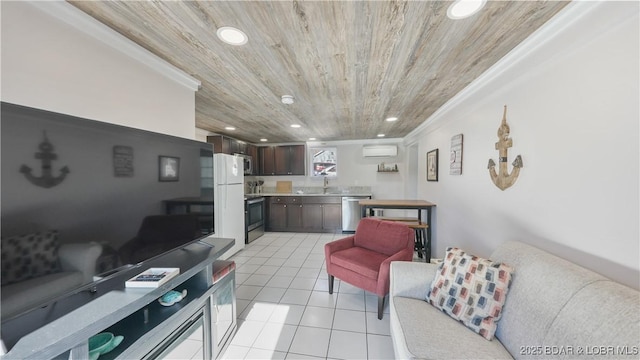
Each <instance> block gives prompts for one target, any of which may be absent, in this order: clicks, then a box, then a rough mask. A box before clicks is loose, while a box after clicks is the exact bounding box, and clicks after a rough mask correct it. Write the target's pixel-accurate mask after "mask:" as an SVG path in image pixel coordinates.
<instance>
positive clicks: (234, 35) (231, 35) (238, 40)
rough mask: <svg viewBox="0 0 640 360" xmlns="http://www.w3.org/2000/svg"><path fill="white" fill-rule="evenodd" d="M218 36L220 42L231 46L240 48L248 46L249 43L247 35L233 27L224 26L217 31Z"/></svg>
mask: <svg viewBox="0 0 640 360" xmlns="http://www.w3.org/2000/svg"><path fill="white" fill-rule="evenodd" d="M216 34H217V35H218V37H219V38H220V40H222V41H224V42H226V43H227V44H229V45H235V46H240V45H244V44H246V43H247V41H248V38H247V35H246V34H245V33H244V32H242V30H238V29H236V28H234V27H231V26H223V27H221V28H219V29H218V31H216Z"/></svg>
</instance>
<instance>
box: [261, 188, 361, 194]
mask: <svg viewBox="0 0 640 360" xmlns="http://www.w3.org/2000/svg"><path fill="white" fill-rule="evenodd" d="M300 191H302V193H303V194H322V193H327V194H371V186H329V187H328V188H327V191H326V192H325V191H324V189H323V187H322V186H294V187H293V189H292V194H297V193H299V192H300ZM262 193H263V194H275V193H276V187H275V186H263V187H262Z"/></svg>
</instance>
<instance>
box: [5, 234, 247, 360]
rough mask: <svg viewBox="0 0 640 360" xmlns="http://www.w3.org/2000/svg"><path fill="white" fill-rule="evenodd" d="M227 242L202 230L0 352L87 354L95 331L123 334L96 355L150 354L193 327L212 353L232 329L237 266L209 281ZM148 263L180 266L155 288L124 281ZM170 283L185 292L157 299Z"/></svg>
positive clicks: (12, 355)
mask: <svg viewBox="0 0 640 360" xmlns="http://www.w3.org/2000/svg"><path fill="white" fill-rule="evenodd" d="M233 244H234V240H233V239H222V238H206V239H203V240H201V241H198V242H195V243H192V244H189V245H187V246H184V247H183V248H179V249H176V250H173V251H171V252H168V253H167V254H164V255H161V256H159V257H156V258H154V259H151V260H150V261H147V262H144V263H141V264H139V265H136V266H133V267H131V268H128V269H125V270H124V271H123V273H122V274H118V276H116V277H114V278H111V279H107V280H106V281H109V282H111V284H110V286H113V287H114V290H112V291H109V292H108V293H106V294H104V295H102V296H100V297H98V298H96V299H95V300H93V301H91V302H89V303H88V304H86V305H83V306H81V307H79V308H78V309H76V310H74V311H72V312H70V313H68V314H66V315H64V316H62V317H60V318H58V319H56V320H54V321H52V322H50V323H49V324H47V325H45V326H43V327H41V328H39V329H37V330H35V331H34V332H32V333H30V334H27V335H25V336H24V337H22V338H21V339H20V340H18V342H17V343H16V344H15V346H13V347H12V348H11V349H10V351H9V352H8V353H7V354H6V355H4V356H2V359H3V360H4V359H34V360H35V359H37V360H41V359H72V360H77V359H89V347H88V339H89V338H90V337H91V336H93V335H95V334H98V333H101V332H112V333H113V334H114V335H122V336H124V340H123V341H122V343H121V344H120V345H119V346H118V347H116V348H115V349H114V350H113V351H111V352H109V353H107V354H104V355H100V360H111V359H152V358H156V357H159V356H162V355H163V354H167V353H168V351H170V349H171V348H172V347H174V345H176V343H178V342H180V341H181V340H183V339H184V338H185V337H186V336H188V334H191V333H193V332H196V331H199V333H200V334H201V336H202V340H203V344H204V351H203V358H204V359H213V358H216V357H217V356H218V355H219V354H220V353H221V352H222V350H223V349H224V347H225V346H226V344H227V343H228V342H229V339H230V338H231V336H232V335H233V333H234V332H235V329H236V308H235V303H236V298H235V271H234V270H233V269H231V270H230V271H229V273H228V274H227V275H226V276H224V277H222V278H220V279H217V282H214V279H213V275H214V263H215V262H216V260H217V259H218V257H219V256H220V255H222V254H224V253H225V252H226V251H227V250H228V249H230V248H231V247H232V246H233ZM150 267H179V268H180V274H179V275H178V276H176V277H174V278H173V279H171V280H169V281H168V282H167V283H165V284H163V285H161V286H160V287H158V288H126V287H125V286H124V281H126V279H129V278H131V277H133V276H134V275H136V274H138V273H141V272H142V271H144V270H146V269H147V268H150ZM115 282H117V284H114V283H115ZM173 289H175V290H179V291H182V290H183V289H186V290H187V296H186V297H185V298H184V299H183V300H182V301H181V302H179V303H177V304H174V305H173V306H168V307H165V306H162V305H160V304H159V303H158V301H157V299H158V298H159V297H160V296H162V295H163V294H165V293H166V292H167V291H170V290H173ZM213 307H216V308H217V309H218V311H212V308H213ZM221 308H222V309H225V311H222V312H221V311H219V310H220V309H221ZM221 323H224V324H225V326H224V327H222V326H220V324H221ZM200 327H201V329H202V330H199V329H200ZM220 332H224V334H219V333H220ZM213 339H216V341H213Z"/></svg>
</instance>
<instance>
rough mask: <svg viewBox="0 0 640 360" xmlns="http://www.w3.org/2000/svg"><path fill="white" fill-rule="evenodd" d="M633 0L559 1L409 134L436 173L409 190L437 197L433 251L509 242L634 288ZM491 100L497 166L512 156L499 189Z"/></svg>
mask: <svg viewBox="0 0 640 360" xmlns="http://www.w3.org/2000/svg"><path fill="white" fill-rule="evenodd" d="M638 9H639V4H638V3H637V2H602V3H573V4H571V5H569V6H568V8H567V9H566V10H564V11H563V13H561V14H560V15H559V16H558V17H556V18H554V19H552V20H551V22H550V23H549V24H547V25H548V26H547V27H546V28H545V29H542V30H541V31H540V32H539V34H534V36H533V37H532V38H530V39H528V40H527V41H526V42H525V43H523V44H522V45H521V46H520V47H519V48H518V49H516V51H514V52H512V54H510V55H508V56H507V57H506V58H505V59H503V61H502V63H501V64H500V65H499V66H497V67H495V68H494V69H492V70H491V71H490V72H489V73H488V74H487V75H486V76H484V78H483V79H482V80H480V81H477V82H476V83H474V84H472V85H471V86H470V87H469V88H467V89H466V90H465V91H463V93H461V94H459V96H458V97H457V98H456V99H454V100H452V101H451V103H450V104H448V105H445V107H444V108H443V109H441V111H440V112H439V113H438V114H437V115H436V116H434V117H432V118H431V119H429V120H428V122H427V124H428V123H431V124H432V125H427V126H426V127H425V128H424V129H422V130H421V131H420V132H419V133H417V135H415V138H414V139H413V140H417V142H418V144H419V156H420V161H419V166H420V169H419V173H420V174H424V172H425V167H426V165H425V163H426V160H425V159H426V152H427V151H429V150H431V149H434V148H439V149H440V162H439V164H440V166H441V170H440V178H439V181H438V182H426V181H423V179H420V180H419V181H418V184H419V186H418V193H419V197H420V198H423V199H427V200H430V201H433V202H435V203H436V204H437V209H436V211H435V214H436V216H435V224H434V250H435V252H434V256H437V257H441V256H443V255H444V252H445V249H446V247H448V246H453V245H457V246H461V247H462V248H465V249H468V250H469V251H471V252H474V253H476V254H478V255H481V256H489V255H490V254H491V252H492V251H493V250H494V249H495V248H496V247H497V246H498V245H499V244H501V243H503V242H505V241H508V240H520V241H524V242H527V243H530V244H533V245H534V246H537V247H540V248H543V249H547V250H549V251H551V252H553V253H556V254H558V255H559V256H561V257H564V258H567V259H569V260H571V261H574V262H577V263H579V264H581V265H582V266H584V267H587V268H591V269H593V270H595V271H597V272H599V273H601V274H604V275H605V276H608V277H611V278H613V279H615V280H617V281H620V282H622V283H625V284H627V285H629V286H632V287H634V288H638V287H639V286H640V276H639V271H638V269H639V266H640V248H639V243H640V241H639V239H640V233H639V218H640V215H639V211H638V208H639V200H638V199H639V191H638V188H639V175H638V174H639V171H638V168H639V161H640V160H639V153H640V151H639V145H638V143H639V140H638V137H639V136H638V135H639V134H638V133H639V125H638V124H639V118H640V114H639V100H638V99H639V98H640V94H639V90H638V88H639V86H638V84H639V79H640V74H639V70H638V68H639V64H640V61H639V51H640V50H639V44H640V40H639V35H638V34H639V21H638V13H639V11H638ZM582 11H585V14H584V16H578V15H576V14H577V13H580V12H582ZM522 54H524V55H525V56H524V58H521V57H520V56H518V55H522ZM503 105H507V106H508V113H507V121H508V123H509V125H510V127H511V138H512V139H513V147H512V148H511V149H509V156H508V163H509V170H511V169H512V166H511V162H512V161H513V160H514V158H515V156H516V155H518V154H520V155H522V159H523V161H524V168H523V169H522V171H521V173H520V177H519V179H518V181H517V182H516V183H515V185H514V186H513V187H511V188H509V189H507V190H505V191H501V190H499V189H498V188H497V187H495V186H494V185H493V183H492V182H491V180H490V177H489V174H488V170H487V163H488V160H489V159H490V158H491V159H494V161H496V163H497V161H498V151H497V150H495V148H494V144H495V142H496V141H497V140H498V138H497V135H496V132H497V130H498V127H499V125H500V121H501V119H502V111H503ZM459 133H463V134H464V157H463V173H462V176H453V175H449V167H448V158H449V156H448V154H449V149H450V141H451V137H452V136H453V135H455V134H459ZM407 141H408V142H411V139H410V138H407ZM516 271H517V270H516Z"/></svg>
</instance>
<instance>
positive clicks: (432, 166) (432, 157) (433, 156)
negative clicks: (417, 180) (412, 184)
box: [427, 149, 438, 181]
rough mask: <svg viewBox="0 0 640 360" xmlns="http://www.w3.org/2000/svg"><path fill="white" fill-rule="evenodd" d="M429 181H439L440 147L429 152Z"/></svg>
mask: <svg viewBox="0 0 640 360" xmlns="http://www.w3.org/2000/svg"><path fill="white" fill-rule="evenodd" d="M427 181H438V149H434V150H431V151H429V152H428V153H427Z"/></svg>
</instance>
